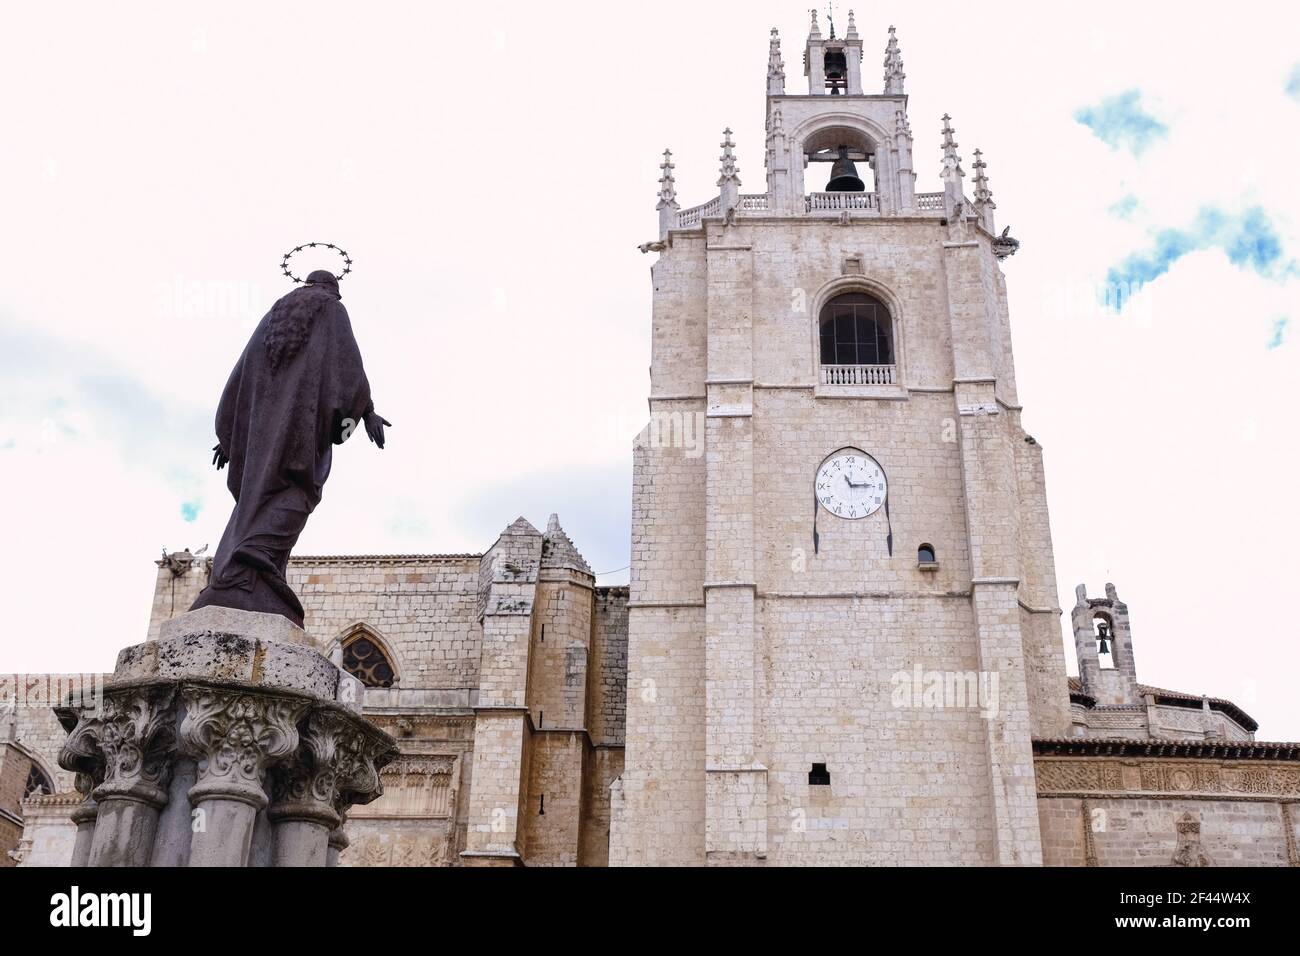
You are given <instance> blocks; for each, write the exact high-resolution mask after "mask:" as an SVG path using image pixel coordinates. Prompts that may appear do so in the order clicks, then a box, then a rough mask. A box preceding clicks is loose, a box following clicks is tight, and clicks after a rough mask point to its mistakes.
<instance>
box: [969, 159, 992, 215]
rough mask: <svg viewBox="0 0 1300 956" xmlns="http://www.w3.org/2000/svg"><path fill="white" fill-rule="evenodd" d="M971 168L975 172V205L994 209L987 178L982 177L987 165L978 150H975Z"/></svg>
mask: <svg viewBox="0 0 1300 956" xmlns="http://www.w3.org/2000/svg"><path fill="white" fill-rule="evenodd" d="M971 166H972V167H973V168H974V170H975V205H977V206H992V207H993V208H994V209H996V208H997V203H995V202H994V201H993V191H992V190H991V189H989V180H988V177H987V176H985V175H984V170H985V169H986V168H987V167H988V163H986V162H984V154H983V153H982V152H980V151H979V150H978V149H977V150H975V162H974V163H972V164H971Z"/></svg>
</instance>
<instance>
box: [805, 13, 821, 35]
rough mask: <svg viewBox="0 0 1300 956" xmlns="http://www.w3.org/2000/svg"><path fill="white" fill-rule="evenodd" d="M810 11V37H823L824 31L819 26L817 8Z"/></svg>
mask: <svg viewBox="0 0 1300 956" xmlns="http://www.w3.org/2000/svg"><path fill="white" fill-rule="evenodd" d="M808 12H809V13H810V14H812V26H811V27H810V28H809V30H808V39H809V40H820V39H821V38H822V31H821V28H820V27H818V26H817V10H816V9H812V10H809V11H808Z"/></svg>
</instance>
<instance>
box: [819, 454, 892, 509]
mask: <svg viewBox="0 0 1300 956" xmlns="http://www.w3.org/2000/svg"><path fill="white" fill-rule="evenodd" d="M887 490H888V489H887V488H886V486H885V472H884V469H882V468H881V467H880V463H879V462H877V461H876V459H874V458H872V457H871V456H870V455H868V454H867V453H866V452H864V451H861V450H860V449H857V448H841V449H840V450H839V451H837V452H835V453H834V454H833V455H831V456H830V457H829V458H827V459H826V460H825V461H824V462H822V465H821V467H820V468H818V469H817V479H816V483H815V485H814V489H813V491H814V494H816V496H817V500H818V501H819V502H820V503H821V506H822V507H823V508H825V509H826V510H827V511H829V512H830V513H831V514H833V515H835V516H836V517H839V518H848V519H850V520H855V519H857V518H866V517H867V516H869V515H873V514H875V513H876V512H877V511H879V510H880V508H881V507H882V506H883V505H884V503H885V494H886V492H887Z"/></svg>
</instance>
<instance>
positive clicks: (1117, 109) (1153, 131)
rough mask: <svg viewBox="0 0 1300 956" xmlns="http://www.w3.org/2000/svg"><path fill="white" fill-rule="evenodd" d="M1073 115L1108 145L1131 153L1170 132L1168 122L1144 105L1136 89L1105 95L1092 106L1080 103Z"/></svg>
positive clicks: (1140, 149)
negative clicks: (1157, 116)
mask: <svg viewBox="0 0 1300 956" xmlns="http://www.w3.org/2000/svg"><path fill="white" fill-rule="evenodd" d="M1074 118H1075V120H1076V121H1078V122H1080V123H1082V124H1083V125H1084V126H1086V127H1088V129H1090V130H1092V132H1093V135H1095V136H1096V137H1097V138H1098V139H1099V140H1101V141H1102V142H1103V143H1105V144H1106V145H1107V146H1109V147H1110V148H1111V149H1125V148H1126V149H1128V150H1129V151H1130V152H1132V153H1133V155H1134V156H1139V155H1141V154H1142V152H1143V151H1144V150H1145V149H1146V148H1147V147H1148V146H1150V145H1151V144H1152V143H1154V142H1155V141H1156V140H1158V139H1163V138H1164V136H1165V135H1166V134H1167V133H1168V132H1169V127H1168V126H1166V125H1165V124H1164V123H1162V122H1160V120H1158V119H1156V118H1155V117H1154V116H1152V115H1151V114H1150V113H1149V112H1147V110H1146V109H1145V108H1144V107H1143V105H1142V94H1141V93H1140V92H1139V91H1138V90H1126V91H1124V92H1123V93H1118V94H1116V95H1115V96H1108V97H1106V98H1105V99H1103V100H1101V101H1100V102H1099V103H1097V104H1096V105H1094V106H1081V107H1079V108H1078V109H1077V110H1075V111H1074Z"/></svg>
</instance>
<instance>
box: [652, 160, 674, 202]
mask: <svg viewBox="0 0 1300 956" xmlns="http://www.w3.org/2000/svg"><path fill="white" fill-rule="evenodd" d="M659 168H660V169H662V170H663V175H662V176H660V177H659V204H658V205H656V206H655V208H656V209H676V208H677V183H676V182H675V181H674V179H673V169H674V168H675V167H674V166H673V151H672V150H671V149H665V150H664V161H663V162H662V163H660V164H659Z"/></svg>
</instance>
